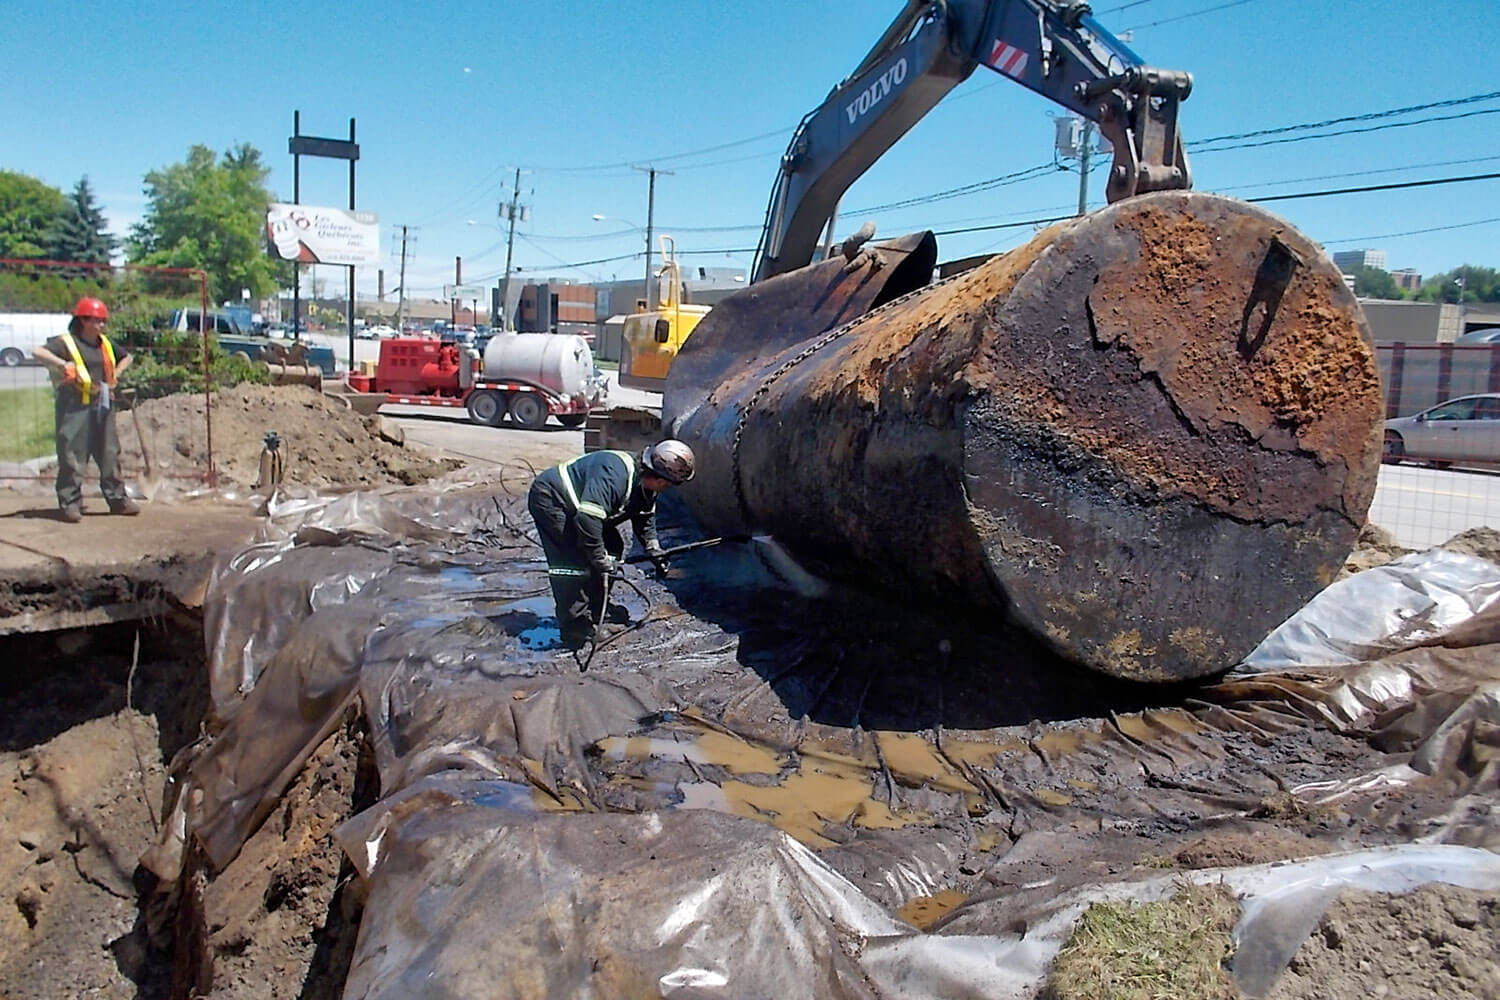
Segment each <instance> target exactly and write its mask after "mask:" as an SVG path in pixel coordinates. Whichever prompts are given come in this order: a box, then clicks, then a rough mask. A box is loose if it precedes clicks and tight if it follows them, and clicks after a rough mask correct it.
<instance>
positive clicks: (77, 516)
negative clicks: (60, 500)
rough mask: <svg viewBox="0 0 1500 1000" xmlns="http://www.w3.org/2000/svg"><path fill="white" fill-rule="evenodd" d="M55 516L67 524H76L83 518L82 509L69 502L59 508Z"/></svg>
mask: <svg viewBox="0 0 1500 1000" xmlns="http://www.w3.org/2000/svg"><path fill="white" fill-rule="evenodd" d="M57 516H58V519H59V520H62V521H66V522H68V523H69V524H77V523H78V522H79V521H82V520H83V510H82V508H80V507H79V506H78V504H76V503H70V504H67V505H65V506H63V507H61V508H59V509H58V511H57Z"/></svg>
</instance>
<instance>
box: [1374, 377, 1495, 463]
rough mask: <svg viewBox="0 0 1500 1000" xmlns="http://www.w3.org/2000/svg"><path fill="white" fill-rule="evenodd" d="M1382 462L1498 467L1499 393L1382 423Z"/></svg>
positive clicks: (1450, 402) (1461, 399)
mask: <svg viewBox="0 0 1500 1000" xmlns="http://www.w3.org/2000/svg"><path fill="white" fill-rule="evenodd" d="M1385 461H1386V462H1388V463H1391V464H1394V463H1397V462H1401V461H1416V462H1430V463H1431V464H1433V465H1435V466H1437V467H1438V468H1447V467H1448V466H1450V465H1455V464H1457V465H1497V464H1500V393H1483V394H1481V395H1477V396H1460V397H1458V398H1457V399H1450V400H1448V401H1447V402H1443V403H1439V404H1438V405H1436V406H1432V407H1428V408H1427V409H1425V410H1423V411H1422V412H1420V413H1414V414H1412V415H1411V416H1409V417H1397V418H1396V419H1394V420H1387V421H1386V422H1385Z"/></svg>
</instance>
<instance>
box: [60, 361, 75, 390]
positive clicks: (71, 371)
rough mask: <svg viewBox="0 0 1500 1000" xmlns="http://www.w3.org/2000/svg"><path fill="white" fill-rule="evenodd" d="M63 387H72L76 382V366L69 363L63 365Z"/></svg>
mask: <svg viewBox="0 0 1500 1000" xmlns="http://www.w3.org/2000/svg"><path fill="white" fill-rule="evenodd" d="M62 380H63V385H72V384H73V383H75V382H77V381H78V366H77V365H75V364H74V363H73V362H71V361H69V362H68V363H67V364H65V365H63V375H62Z"/></svg>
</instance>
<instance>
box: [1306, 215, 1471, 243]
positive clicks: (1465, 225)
mask: <svg viewBox="0 0 1500 1000" xmlns="http://www.w3.org/2000/svg"><path fill="white" fill-rule="evenodd" d="M1495 222H1500V216H1496V217H1495V218H1493V219H1475V220H1474V221H1473V222H1458V223H1455V224H1453V225H1451V226H1432V227H1430V228H1428V229H1408V230H1407V231H1406V232H1404V233H1381V234H1379V235H1378V236H1350V237H1345V238H1344V239H1338V240H1323V241H1321V242H1322V243H1323V245H1324V246H1330V245H1332V244H1334V243H1369V242H1372V241H1374V240H1393V239H1396V238H1397V237H1398V236H1421V235H1423V234H1425V233H1446V232H1448V231H1449V230H1451V229H1471V228H1473V227H1474V226H1488V225H1490V224H1492V223H1495Z"/></svg>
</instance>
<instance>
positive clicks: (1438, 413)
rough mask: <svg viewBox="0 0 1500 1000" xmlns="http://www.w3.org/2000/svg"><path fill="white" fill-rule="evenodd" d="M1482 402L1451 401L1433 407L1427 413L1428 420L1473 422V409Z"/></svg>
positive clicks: (1474, 400) (1469, 400)
mask: <svg viewBox="0 0 1500 1000" xmlns="http://www.w3.org/2000/svg"><path fill="white" fill-rule="evenodd" d="M1481 402H1483V401H1482V400H1480V399H1478V398H1471V399H1453V400H1449V401H1448V402H1446V403H1444V404H1442V405H1441V406H1434V407H1433V408H1432V409H1430V410H1428V411H1427V419H1428V420H1473V419H1475V417H1474V410H1475V408H1476V407H1477V406H1478V405H1479V404H1480V403H1481Z"/></svg>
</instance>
